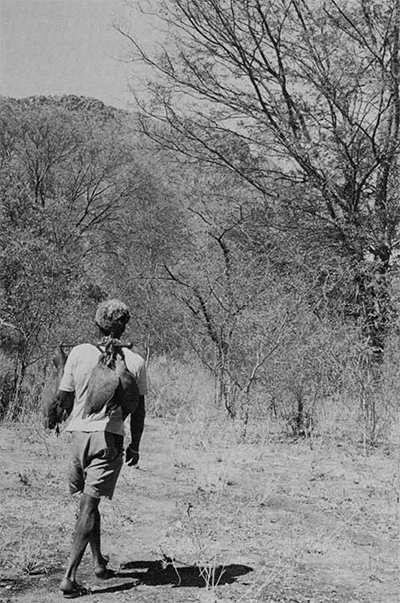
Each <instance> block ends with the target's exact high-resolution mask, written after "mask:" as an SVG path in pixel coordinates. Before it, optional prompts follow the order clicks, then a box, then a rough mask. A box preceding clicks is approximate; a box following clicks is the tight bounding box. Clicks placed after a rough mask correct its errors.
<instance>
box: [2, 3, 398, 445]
mask: <svg viewBox="0 0 400 603" xmlns="http://www.w3.org/2000/svg"><path fill="white" fill-rule="evenodd" d="M342 4H343V3H336V2H333V1H331V2H327V3H324V4H323V7H320V8H318V7H316V6H315V7H314V10H313V11H311V10H310V3H304V2H302V3H297V2H293V3H286V2H283V1H282V0H280V1H279V2H278V1H276V2H266V3H264V4H263V3H260V2H258V1H257V0H254V1H253V0H252V2H250V3H246V5H243V6H242V5H241V8H240V10H239V9H238V10H237V12H235V11H233V12H232V11H229V10H228V9H227V7H226V6H225V4H224V3H222V2H214V1H211V0H210V2H208V1H207V2H202V3H197V2H190V3H186V2H183V1H182V2H181V0H175V1H174V2H169V1H165V2H163V7H164V11H163V12H161V13H160V14H161V15H162V16H163V18H165V23H167V24H169V26H170V27H172V30H173V32H174V35H173V36H170V38H169V42H168V44H167V45H166V46H165V47H164V50H163V55H162V56H150V55H149V54H148V53H147V52H146V51H145V50H144V49H143V47H142V46H140V45H138V42H137V40H136V39H135V38H134V37H132V36H131V35H130V34H129V37H130V40H131V41H132V42H133V44H134V48H135V51H136V52H137V53H139V55H140V56H141V58H142V60H143V61H144V62H145V63H147V65H148V66H152V67H153V68H154V69H155V74H156V75H155V79H154V80H153V84H151V83H150V84H149V85H148V89H147V93H148V95H150V97H151V104H150V105H146V106H145V105H144V104H143V102H142V101H141V100H140V99H138V101H139V107H138V111H137V113H135V114H128V113H124V112H121V111H117V110H114V109H111V108H109V107H104V106H103V105H102V104H101V103H99V102H97V101H93V100H90V99H82V98H80V99H78V98H76V97H63V98H61V99H54V98H42V97H41V98H32V99H25V100H22V101H16V100H12V99H2V100H1V106H0V119H1V128H0V132H1V135H0V136H1V139H0V144H1V166H0V170H1V174H0V179H1V184H0V186H1V205H0V212H1V224H0V228H1V239H0V254H1V260H0V312H1V313H0V320H1V323H0V328H1V331H0V333H1V334H0V353H1V373H0V415H1V416H3V417H4V416H10V417H16V416H18V415H19V414H20V413H21V412H24V411H26V410H29V409H35V408H37V404H38V397H39V395H40V391H41V387H42V385H43V382H44V380H45V378H46V372H47V371H48V369H49V363H50V357H51V354H52V349H53V348H54V346H55V344H56V343H57V342H60V341H63V342H65V343H67V344H75V343H78V342H81V341H85V340H88V339H89V340H90V339H92V338H93V337H94V333H93V325H92V316H93V312H94V308H95V306H96V304H97V303H98V302H99V301H100V300H102V299H104V298H105V297H109V296H118V297H121V298H123V299H125V300H126V301H127V303H128V304H129V305H130V307H131V309H132V314H133V318H132V321H131V325H130V330H129V332H128V334H127V335H128V337H130V338H131V339H132V340H133V341H134V342H135V344H136V345H137V347H138V349H139V350H140V351H141V352H142V353H143V355H145V356H146V358H147V360H148V362H149V372H150V376H151V390H150V396H149V408H150V410H151V412H153V413H155V414H157V415H160V416H170V417H184V418H185V420H190V417H192V418H193V417H194V416H199V414H200V415H201V416H202V417H203V418H206V417H215V413H217V414H218V413H219V414H220V415H222V414H225V415H226V416H227V417H229V418H230V419H231V420H232V421H233V422H234V424H235V425H237V426H238V434H239V435H240V437H244V436H247V437H250V434H253V435H255V437H258V436H259V435H260V433H261V432H262V431H263V430H264V431H265V430H266V431H267V432H268V433H272V432H273V433H276V432H279V433H286V434H292V435H296V436H297V435H304V436H310V437H314V436H316V435H318V434H319V435H321V434H325V435H326V436H332V437H336V436H339V437H349V438H351V439H353V440H354V441H363V442H364V445H365V447H367V446H369V445H371V444H376V443H377V442H379V441H382V440H384V439H385V438H388V437H390V435H391V425H392V423H393V419H394V417H395V409H396V399H397V393H398V383H399V379H398V374H399V367H400V363H399V355H398V351H397V350H398V334H397V330H396V329H397V311H396V310H397V306H398V280H397V256H396V244H397V237H398V225H399V217H400V212H399V198H398V187H397V181H398V176H397V167H398V160H399V157H398V142H399V124H400V117H399V116H400V109H399V97H398V83H399V56H398V55H399V42H398V38H399V32H398V20H397V19H396V18H395V17H396V15H397V13H398V10H399V7H398V3H396V2H394V1H393V2H389V3H387V6H386V5H385V8H379V6H378V4H376V5H375V3H368V5H367V3H362V2H361V3H358V2H357V3H356V5H357V6H354V7H352V8H349V7H347V5H346V6H345V4H343V6H342ZM245 7H246V8H245ZM262 7H264V10H266V11H267V12H268V11H269V12H268V20H263V19H261V20H260V16H261V15H262ZM283 9H284V10H283ZM171 11H172V12H171ZM246 11H247V12H246ZM260 11H261V12H260ZM346 11H347V12H346ZM357 11H359V12H357ZM360 11H361V12H360ZM356 17H357V19H359V21H357V20H356ZM233 23H235V27H233ZM120 30H121V32H122V33H124V34H125V35H127V34H126V31H124V30H123V29H122V28H120ZM217 33H219V34H220V35H219V36H218V35H217ZM335 34H336V36H335ZM188 36H190V41H189V38H188ZM337 36H340V38H341V41H342V44H341V46H338V45H337V39H336V37H337ZM183 41H184V42H185V44H186V51H184V50H183V46H182V44H183ZM189 42H190V43H189ZM256 42H257V43H256ZM289 42H290V44H289ZM324 53H326V54H324ZM329 53H330V55H329ZM211 55H212V56H214V57H217V58H218V61H217V62H216V63H215V64H216V65H217V64H218V65H219V69H215V70H214V69H213V68H212V67H211V65H212V62H211V63H210V56H211ZM328 55H329V56H330V58H328ZM346 57H347V58H346ZM250 59H251V60H250ZM345 59H346V61H347V60H349V61H350V59H351V61H352V68H351V74H350V71H348V73H347V71H346V70H344V69H341V68H340V69H339V67H340V65H342V66H343V63H341V61H344V60H345ZM345 65H347V62H345ZM228 74H231V77H228ZM350 75H351V77H350ZM188 92H189V93H190V92H191V93H192V97H187V98H188V99H189V98H192V99H193V94H195V96H196V99H197V100H196V103H194V104H191V103H190V102H189V101H187V102H185V103H182V102H181V99H182V94H185V93H188ZM148 98H149V96H148ZM202 103H203V104H202ZM256 432H258V436H257V433H256Z"/></svg>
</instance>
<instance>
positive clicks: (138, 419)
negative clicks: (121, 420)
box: [126, 396, 146, 467]
mask: <svg viewBox="0 0 400 603" xmlns="http://www.w3.org/2000/svg"><path fill="white" fill-rule="evenodd" d="M145 416H146V409H145V403H144V396H139V403H138V405H137V407H136V409H135V411H134V412H133V413H132V414H131V417H130V425H131V443H130V444H129V446H128V448H127V450H126V462H127V464H128V465H129V466H130V467H132V466H134V465H137V463H138V462H139V447H140V440H141V438H142V434H143V429H144V419H145Z"/></svg>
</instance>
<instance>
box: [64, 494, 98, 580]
mask: <svg viewBox="0 0 400 603" xmlns="http://www.w3.org/2000/svg"><path fill="white" fill-rule="evenodd" d="M99 502H100V499H98V498H94V497H93V496H90V495H89V494H84V493H83V494H82V496H81V500H80V508H79V516H78V519H77V522H76V526H75V533H74V539H73V542H72V549H71V554H70V557H69V560H68V565H67V569H66V572H65V576H64V579H63V580H62V582H61V584H60V588H61V590H63V591H65V590H67V589H68V587H69V583H70V582H73V583H75V582H76V572H77V569H78V567H79V564H80V562H81V561H82V557H83V553H84V552H85V550H86V547H87V545H88V542H91V541H92V539H94V536H93V534H94V531H95V529H96V524H97V525H98V530H99V532H98V536H99V537H98V539H97V537H96V541H97V542H98V545H100V522H99V519H97V518H100V514H99V509H98V506H99ZM95 547H96V545H95Z"/></svg>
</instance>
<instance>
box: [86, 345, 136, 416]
mask: <svg viewBox="0 0 400 603" xmlns="http://www.w3.org/2000/svg"><path fill="white" fill-rule="evenodd" d="M96 347H97V348H98V349H99V350H100V352H101V354H100V357H99V360H98V362H97V364H96V365H95V367H94V369H93V371H92V373H91V375H90V379H89V384H88V390H87V395H86V402H85V410H84V416H85V417H87V416H90V415H94V414H97V413H99V412H100V411H101V410H102V409H103V408H104V406H105V407H106V414H108V415H109V414H111V413H112V412H113V411H114V410H116V409H117V408H121V410H122V417H123V418H124V419H125V418H126V417H127V416H128V414H130V413H133V412H134V411H135V409H136V407H137V405H138V402H139V388H138V386H137V383H136V379H135V377H134V376H133V375H132V374H131V373H130V372H129V371H128V369H127V368H126V363H125V357H124V352H123V348H131V347H132V344H123V343H121V341H120V340H119V339H114V338H113V337H112V336H108V337H104V338H103V339H102V340H101V341H100V342H99V343H98V344H96Z"/></svg>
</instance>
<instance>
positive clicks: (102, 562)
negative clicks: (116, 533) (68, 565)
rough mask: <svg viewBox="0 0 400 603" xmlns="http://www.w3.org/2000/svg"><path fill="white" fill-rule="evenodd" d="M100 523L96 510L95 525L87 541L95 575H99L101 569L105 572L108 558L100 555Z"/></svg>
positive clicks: (98, 513)
mask: <svg viewBox="0 0 400 603" xmlns="http://www.w3.org/2000/svg"><path fill="white" fill-rule="evenodd" d="M100 523H101V521H100V512H99V509H98V508H97V509H96V515H95V524H94V527H93V531H92V533H91V535H90V540H89V544H90V548H91V551H92V557H93V566H94V569H95V572H96V574H97V573H101V569H103V570H105V568H106V566H107V563H108V558H107V557H104V556H103V555H102V553H101V537H100Z"/></svg>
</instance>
